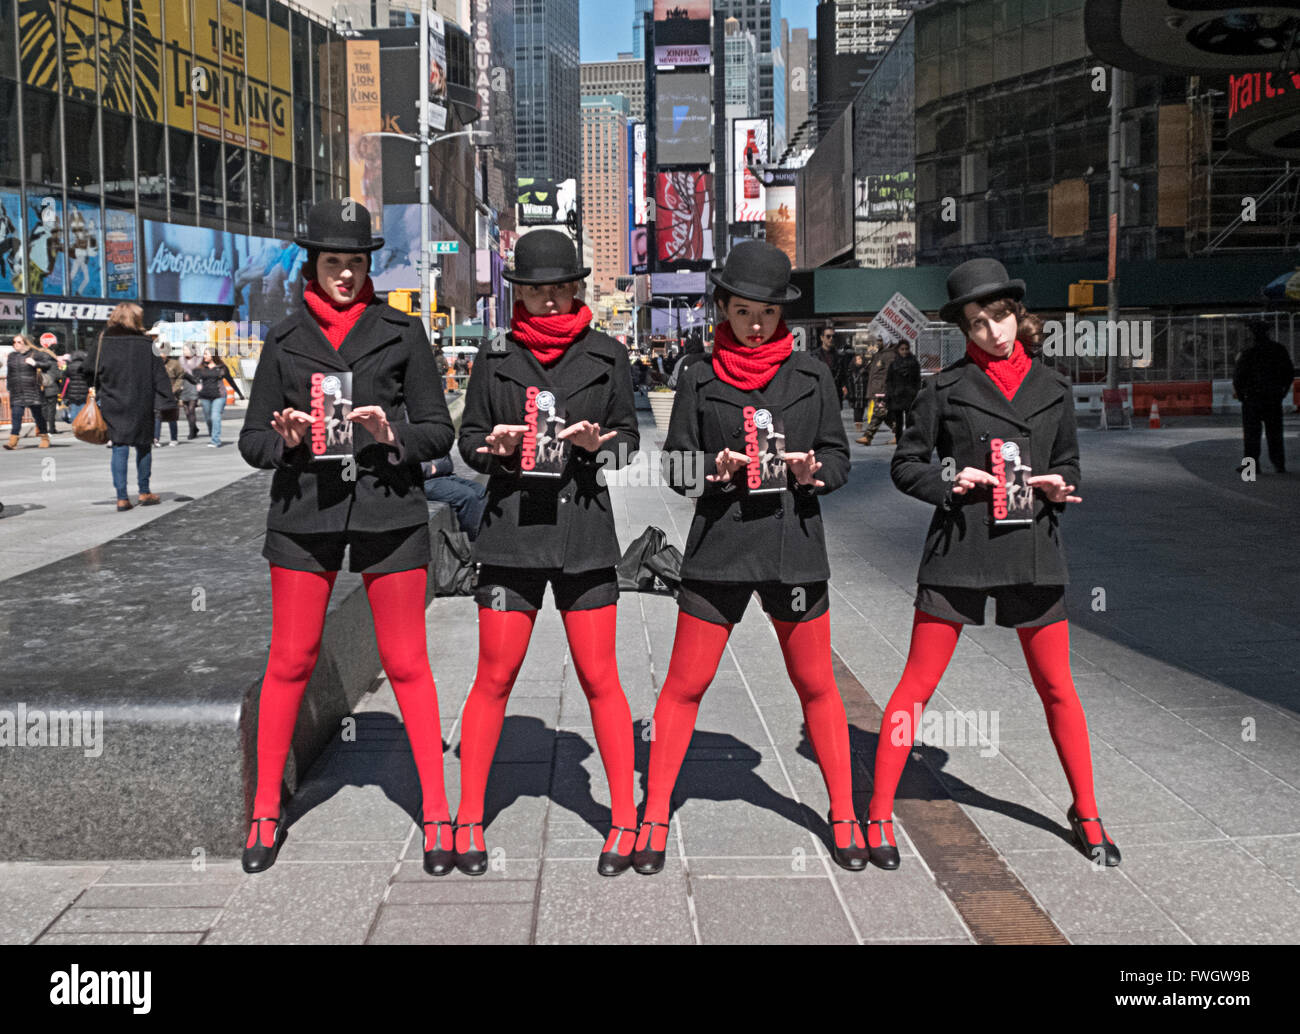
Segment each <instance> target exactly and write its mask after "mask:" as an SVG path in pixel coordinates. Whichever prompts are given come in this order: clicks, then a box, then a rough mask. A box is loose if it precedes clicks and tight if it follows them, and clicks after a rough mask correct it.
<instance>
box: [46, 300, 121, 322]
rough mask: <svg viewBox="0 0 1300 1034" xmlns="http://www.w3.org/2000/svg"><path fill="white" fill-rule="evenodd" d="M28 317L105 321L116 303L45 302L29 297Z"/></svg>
mask: <svg viewBox="0 0 1300 1034" xmlns="http://www.w3.org/2000/svg"><path fill="white" fill-rule="evenodd" d="M27 306H28V310H29V311H30V313H31V316H30V317H29V318H30V319H31V320H32V322H36V321H38V320H90V321H92V322H94V323H107V322H108V314H109V313H110V312H112V311H113V310H114V309H115V308H116V307H117V303H116V302H114V303H113V304H112V305H96V304H94V303H92V302H46V301H37V300H36V299H35V298H29V299H28V301H27Z"/></svg>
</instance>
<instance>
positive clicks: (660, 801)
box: [637, 611, 862, 851]
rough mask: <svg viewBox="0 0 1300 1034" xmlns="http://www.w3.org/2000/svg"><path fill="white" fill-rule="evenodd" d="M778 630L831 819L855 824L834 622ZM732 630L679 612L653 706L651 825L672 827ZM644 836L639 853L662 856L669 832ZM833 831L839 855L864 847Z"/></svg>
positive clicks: (849, 832) (842, 830)
mask: <svg viewBox="0 0 1300 1034" xmlns="http://www.w3.org/2000/svg"><path fill="white" fill-rule="evenodd" d="M772 624H773V626H774V627H775V628H776V637H777V640H778V641H779V642H780V644H781V653H782V654H783V656H784V657H785V668H786V672H787V673H788V674H789V676H790V681H791V682H793V683H794V688H795V691H796V692H797V693H798V694H799V702H800V703H801V704H802V705H803V715H804V723H805V724H806V725H807V727H808V739H809V740H810V741H811V743H812V748H813V752H814V753H815V754H816V755H817V764H818V765H819V766H820V767H821V770H822V778H823V779H824V780H825V781H826V792H827V793H828V794H829V796H830V800H831V816H832V818H835V819H851V818H853V817H854V814H853V777H852V768H851V764H850V757H849V726H848V720H847V719H846V718H845V714H844V702H843V701H842V700H841V699H840V693H839V689H838V688H837V687H836V685H835V676H834V674H833V673H832V671H831V622H830V614H829V613H828V614H823V615H822V616H821V617H819V618H814V619H813V620H812V621H802V622H792V621H776V620H773V622H772ZM731 629H732V626H731V625H715V624H711V623H710V622H708V621H701V620H700V619H699V618H695V617H692V616H691V615H689V614H684V613H682V612H680V611H679V612H678V614H677V635H676V638H675V639H674V640H673V655H672V659H671V660H670V661H669V662H668V676H667V677H666V678H665V679H664V683H663V687H662V688H661V689H660V690H659V701H658V703H657V704H656V705H655V714H654V727H653V730H652V738H651V743H650V775H649V782H648V786H647V790H646V806H645V818H646V821H647V822H663V823H666V822H667V821H668V811H669V807H670V804H671V799H672V794H673V787H674V785H676V783H677V774H678V772H679V771H680V770H681V767H682V760H683V758H685V757H686V749H687V747H689V746H690V742H691V734H692V733H693V732H694V730H695V719H696V715H697V714H698V713H699V709H700V701H701V700H703V699H704V691H705V690H706V689H708V688H709V684H710V683H711V682H712V681H713V676H714V675H715V674H716V673H717V670H718V662H719V661H720V660H721V659H722V651H723V649H724V648H725V647H726V645H727V639H728V637H730V635H731ZM646 828H647V833H646V835H645V836H644V837H642V838H641V839H640V840H638V842H637V847H638V848H642V849H644V848H645V847H646V845H647V842H650V843H651V847H652V849H653V850H655V851H662V850H664V845H665V844H666V843H667V840H668V830H667V829H666V828H664V827H661V826H656V827H654V831H653V832H654V836H653V839H652V838H651V837H650V833H649V832H648V830H649V827H646ZM834 828H835V842H836V844H838V845H839V846H840V847H848V846H849V841H850V837H852V838H853V843H854V844H856V845H857V846H858V847H861V846H862V841H861V835H860V834H859V833H858V832H857V831H856V830H855V828H854V827H853V826H849V825H845V824H837V825H836V826H835V827H834Z"/></svg>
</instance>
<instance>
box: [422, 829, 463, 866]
mask: <svg viewBox="0 0 1300 1034" xmlns="http://www.w3.org/2000/svg"><path fill="white" fill-rule="evenodd" d="M427 826H432V827H433V837H434V840H433V842H434V844H436V845H437V846H436V847H434V849H433V850H432V851H430V850H429V849H428V848H427V847H426V848H425V851H424V871H425V872H427V873H428V874H429V875H430V876H446V875H447V873H449V872H451V870H452V869H454V868H456V827H455V825H454V824H453V823H452V822H451V820H450V819H446V820H444V821H442V822H422V823H420V832H421V833H423V832H424V829H425V827H427ZM443 826H451V847H450V848H448V849H446V850H444V849H443V847H442V827H443ZM428 842H429V841H428V839H426V840H425V844H428Z"/></svg>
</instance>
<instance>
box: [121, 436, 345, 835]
mask: <svg viewBox="0 0 1300 1034" xmlns="http://www.w3.org/2000/svg"><path fill="white" fill-rule="evenodd" d="M121 448H122V450H123V453H125V450H126V446H121ZM117 449H118V447H117V446H114V447H113V453H114V455H115V456H116V454H117ZM124 465H125V464H124ZM337 574H338V572H336V571H327V572H315V571H291V570H289V569H288V568H285V567H277V566H276V565H275V564H272V565H271V654H270V656H269V657H268V658H267V662H266V674H265V675H264V676H263V677H262V695H261V697H260V699H259V700H258V703H257V794H256V796H255V797H254V799H253V818H268V817H269V818H275V817H277V816H278V815H279V814H280V783H281V782H282V781H283V779H284V765H285V761H286V760H288V757H289V747H290V745H291V744H292V743H293V727H294V725H295V723H296V722H297V721H298V707H299V705H300V704H301V703H302V694H303V690H305V689H306V688H307V682H308V680H309V679H310V678H311V673H312V672H313V671H314V670H315V668H316V659H317V657H319V656H320V643H321V632H322V630H323V629H324V627H325V609H326V607H327V606H328V605H329V599H330V591H331V590H332V589H333V588H334V579H335V577H336V576H337ZM259 827H260V828H261V830H262V845H263V846H264V847H270V846H272V844H273V843H274V837H275V826H274V825H272V824H270V823H254V825H253V828H252V829H250V830H249V833H248V842H247V843H246V844H245V845H244V846H245V847H252V846H253V836H254V833H253V829H257V828H259Z"/></svg>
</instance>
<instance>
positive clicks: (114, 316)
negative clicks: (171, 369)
mask: <svg viewBox="0 0 1300 1034" xmlns="http://www.w3.org/2000/svg"><path fill="white" fill-rule="evenodd" d="M85 372H86V373H87V374H88V376H87V378H86V383H87V384H88V385H89V386H90V387H92V388H94V389H95V402H96V403H97V404H98V406H99V411H100V413H102V414H103V417H104V423H106V424H107V425H108V437H109V441H110V442H112V446H113V448H112V454H111V457H110V465H109V469H110V470H111V472H112V475H113V488H114V490H115V491H116V493H117V508H118V511H119V512H122V511H126V510H130V509H131V508H132V505H131V500H130V499H129V498H128V497H127V490H126V489H127V481H126V468H127V460H128V459H129V458H130V453H131V449H133V448H134V449H135V476H136V483H137V486H138V488H139V492H140V494H139V497H138V498H137V500H136V502H137V503H138V504H139V505H140V506H156V505H157V504H158V503H159V502H160V501H161V500H160V499H159V498H158V496H157V494H156V493H154V492H151V491H149V486H150V475H151V473H152V471H153V414H154V410H155V408H157V407H158V406H160V405H165V404H166V402H167V400H168V399H169V398H170V397H171V382H170V381H169V380H168V379H167V370H166V368H165V367H164V366H163V361H162V358H161V357H160V356H158V355H156V354H155V353H154V350H153V341H152V340H151V339H150V338H148V337H146V336H145V332H144V313H143V311H142V310H141V308H140V306H138V305H136V304H135V303H134V302H122V303H121V304H120V305H118V306H116V307H115V308H114V309H113V311H112V312H110V313H109V314H108V325H107V326H106V327H105V328H104V330H103V332H102V333H101V334H100V335H99V340H98V342H97V343H96V344H95V347H94V348H92V349H91V350H90V354H89V355H88V357H87V359H86V366H85Z"/></svg>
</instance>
